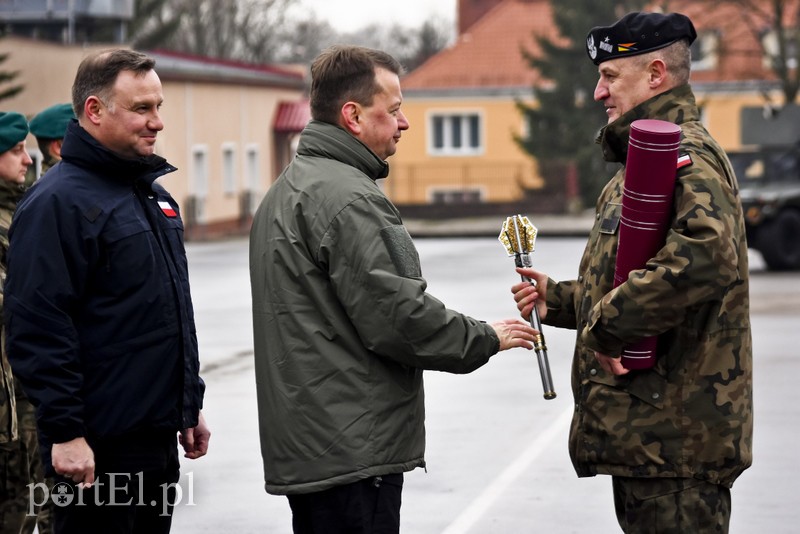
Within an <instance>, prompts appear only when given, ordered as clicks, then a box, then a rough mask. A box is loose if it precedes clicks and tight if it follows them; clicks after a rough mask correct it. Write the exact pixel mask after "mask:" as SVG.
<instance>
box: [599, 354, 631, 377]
mask: <svg viewBox="0 0 800 534" xmlns="http://www.w3.org/2000/svg"><path fill="white" fill-rule="evenodd" d="M594 357H595V358H597V361H598V363H599V364H600V367H602V368H603V370H604V371H605V372H607V373H611V374H612V375H617V376H621V375H627V374H628V373H629V372H630V369H626V368H625V367H623V366H622V358H620V357H619V356H617V357H611V356H607V355H605V354H601V353H599V352H595V353H594Z"/></svg>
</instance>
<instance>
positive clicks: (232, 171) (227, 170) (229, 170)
mask: <svg viewBox="0 0 800 534" xmlns="http://www.w3.org/2000/svg"><path fill="white" fill-rule="evenodd" d="M222 192H223V193H225V194H226V195H233V194H235V193H236V149H235V145H234V144H233V143H225V144H223V145H222Z"/></svg>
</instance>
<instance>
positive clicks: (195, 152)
mask: <svg viewBox="0 0 800 534" xmlns="http://www.w3.org/2000/svg"><path fill="white" fill-rule="evenodd" d="M191 184H192V188H191V190H192V197H193V199H194V201H193V208H194V213H191V214H188V215H189V217H191V220H192V221H196V222H203V221H204V220H205V217H206V210H205V206H206V197H208V148H207V147H205V146H196V147H194V148H193V149H192V181H191Z"/></svg>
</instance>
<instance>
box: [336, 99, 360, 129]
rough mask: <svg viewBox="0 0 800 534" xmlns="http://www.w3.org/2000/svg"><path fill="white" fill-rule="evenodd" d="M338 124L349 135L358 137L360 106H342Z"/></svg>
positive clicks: (350, 103)
mask: <svg viewBox="0 0 800 534" xmlns="http://www.w3.org/2000/svg"><path fill="white" fill-rule="evenodd" d="M339 124H340V126H342V127H343V128H344V129H345V130H347V131H348V132H350V133H351V134H353V135H355V136H358V135H359V134H360V133H361V106H360V105H358V104H357V103H356V102H347V103H345V105H344V106H342V111H341V114H340V120H339Z"/></svg>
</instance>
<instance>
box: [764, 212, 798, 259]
mask: <svg viewBox="0 0 800 534" xmlns="http://www.w3.org/2000/svg"><path fill="white" fill-rule="evenodd" d="M758 247H759V251H760V252H761V255H762V256H764V262H765V263H766V264H767V267H768V268H769V269H770V270H773V271H787V270H794V269H800V211H797V210H792V209H788V210H787V209H785V210H783V211H781V212H780V213H778V215H777V216H776V217H775V218H774V219H772V220H771V221H769V222H768V223H765V224H764V225H763V226H762V227H761V228H760V229H759V231H758Z"/></svg>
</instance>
